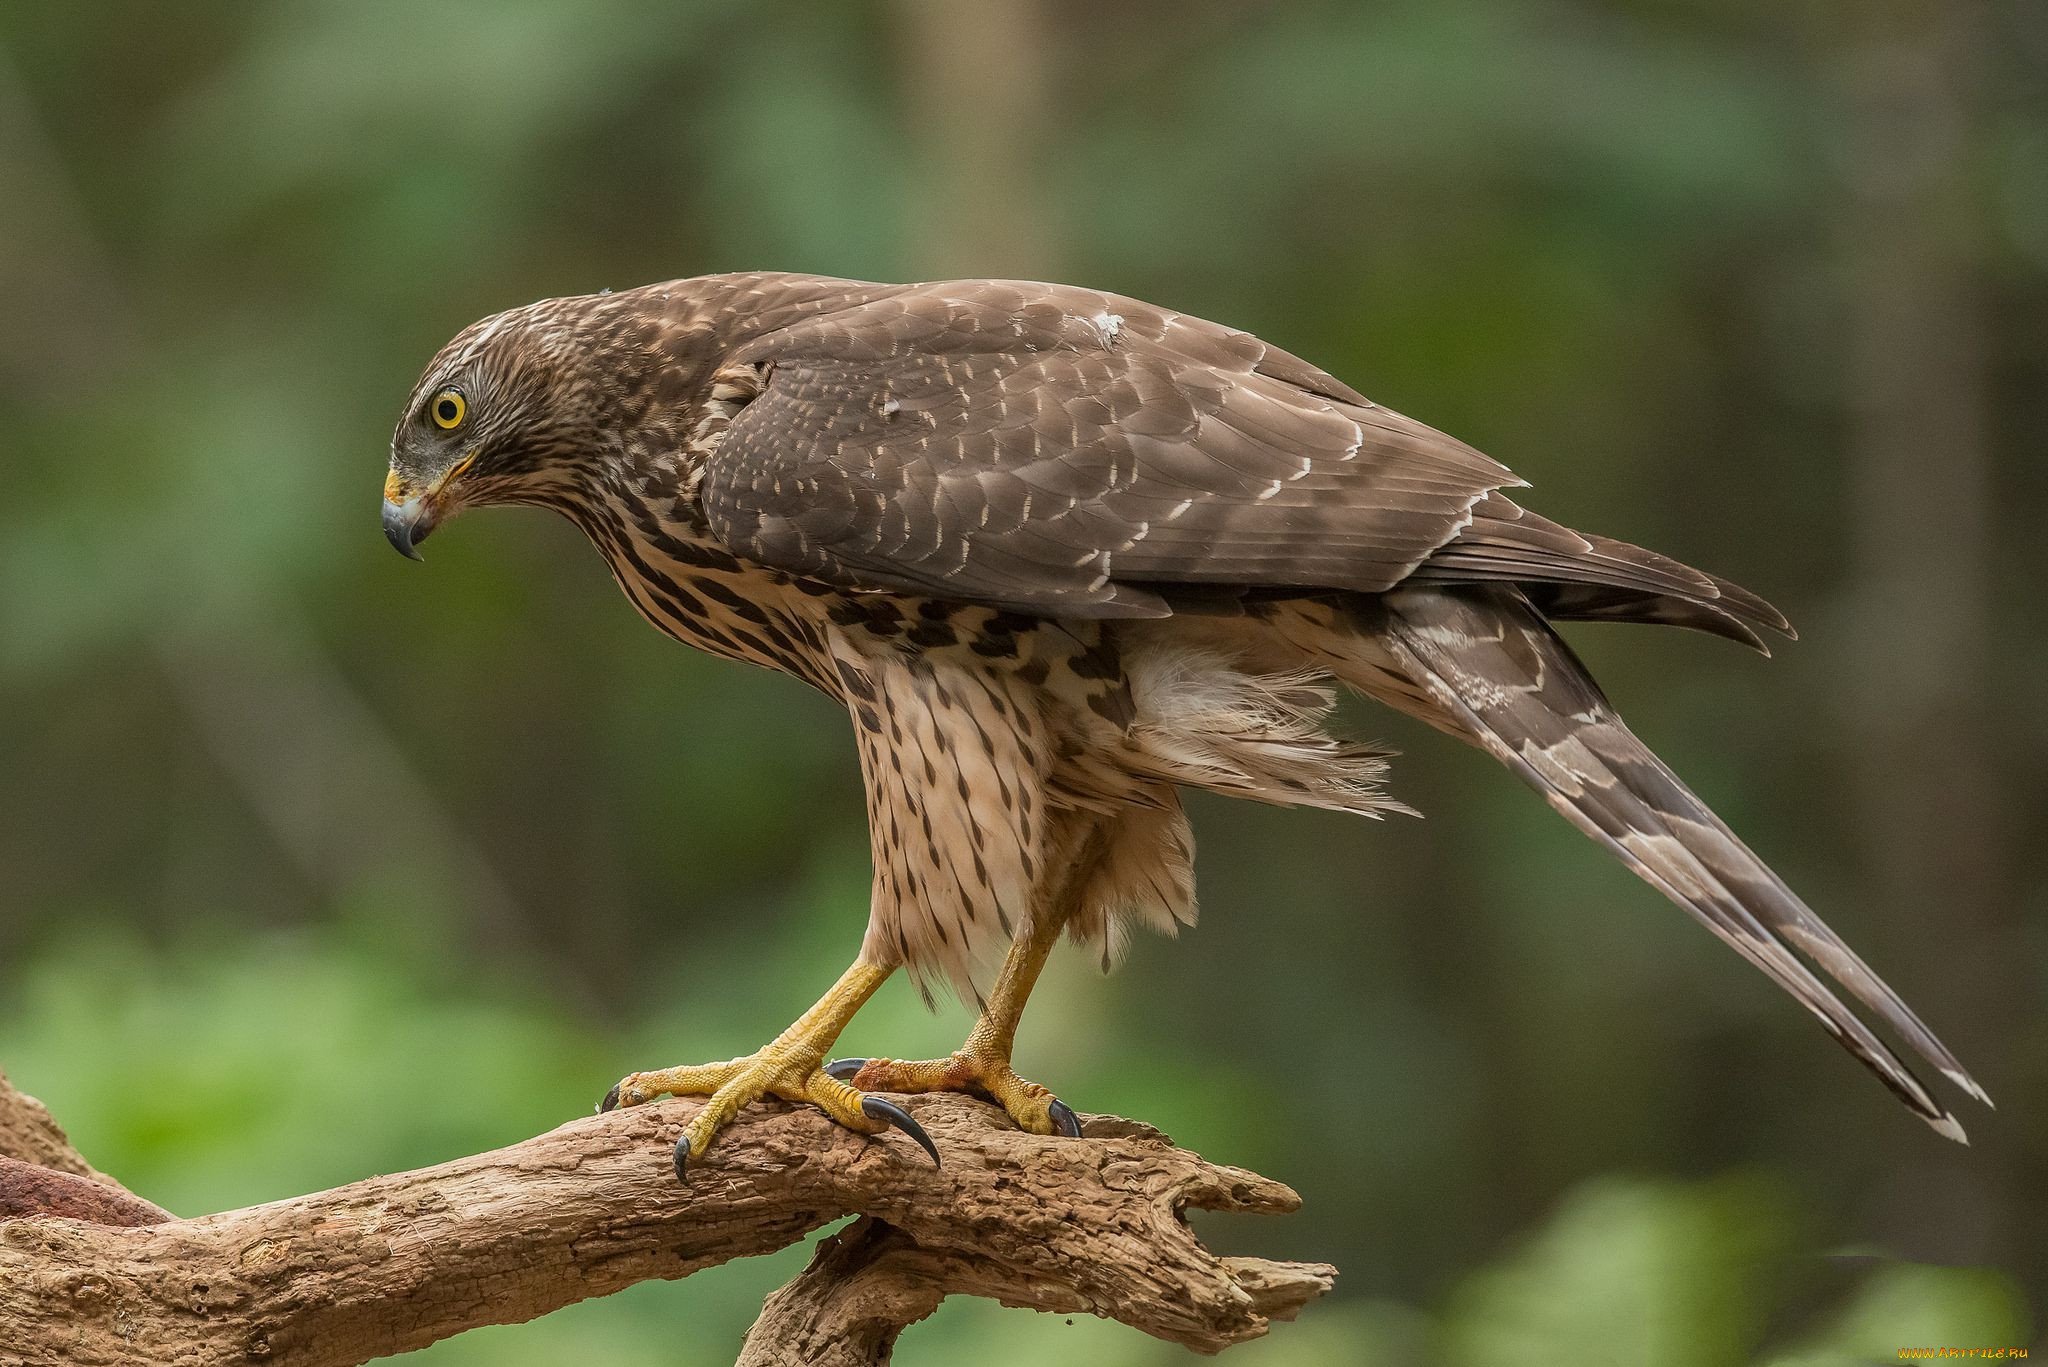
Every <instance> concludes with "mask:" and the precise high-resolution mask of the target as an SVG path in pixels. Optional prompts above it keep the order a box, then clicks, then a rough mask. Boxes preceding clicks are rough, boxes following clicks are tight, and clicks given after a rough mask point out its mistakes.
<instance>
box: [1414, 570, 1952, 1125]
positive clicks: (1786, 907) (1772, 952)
mask: <svg viewBox="0 0 2048 1367" xmlns="http://www.w3.org/2000/svg"><path fill="white" fill-rule="evenodd" d="M1384 602H1385V611H1386V620H1385V624H1384V627H1383V631H1384V635H1385V638H1386V641H1387V644H1388V647H1389V649H1390V650H1391V651H1392V652H1393V654H1394V656H1395V658H1396V660H1397V661H1398V662H1399V664H1400V666H1401V667H1402V669H1403V671H1404V672H1406V673H1407V674H1408V675H1409V676H1410V677H1411V679H1412V680H1413V681H1414V682H1415V683H1417V684H1419V685H1420V686H1421V687H1422V688H1423V689H1424V690H1425V691H1426V692H1427V693H1428V694H1429V696H1430V698H1431V699H1432V701H1433V702H1434V703H1435V704H1436V706H1437V707H1439V708H1441V709H1442V710H1443V711H1444V712H1445V713H1446V714H1447V715H1448V716H1449V717H1450V718H1451V719H1452V720H1454V721H1456V722H1457V723H1458V724H1459V725H1460V726H1461V727H1462V728H1463V729H1464V730H1465V731H1466V732H1467V733H1468V734H1469V735H1470V737H1471V738H1472V739H1473V740H1474V741H1475V742H1476V743H1477V744H1479V745H1480V746H1482V747H1483V748H1484V749H1486V750H1487V751H1488V752H1489V753H1491V754H1492V755H1493V756H1494V757H1495V758H1496V759H1498V760H1500V761H1501V762H1502V763H1503V764H1505V765H1507V766H1508V767H1509V768H1510V769H1512V770H1514V771H1515V772H1516V773H1517V774H1519V775H1520V776H1521V777H1522V779H1523V780H1524V781H1525V782H1527V783H1528V784H1529V785H1530V786H1531V787H1533V788H1535V789H1536V790H1537V791H1538V792H1539V793H1541V794H1542V795H1543V796H1544V798H1545V800H1547V801H1548V802H1549V803H1550V805H1551V806H1552V807H1555V808H1556V809H1557V810H1558V811H1559V812H1560V813H1562V814H1563V815H1564V817H1565V818H1566V819H1567V820H1569V821H1570V822H1571V823H1572V824H1573V825H1575V826H1577V827H1579V829H1580V830H1582V831H1584V832H1585V833H1586V834H1587V835H1589V836H1591V837H1592V838H1593V839H1595V840H1597V841H1599V842H1600V843H1601V844H1603V845H1605V846H1607V847H1608V849H1610V850H1611V851H1613V853H1614V854H1615V855H1616V856H1617V857H1618V858H1620V859H1621V861H1622V862H1623V863H1624V864H1626V865H1627V866H1628V867H1629V868H1630V869H1631V870H1633V871H1634V872H1635V873H1636V874H1637V875H1638V876H1639V877H1641V878H1642V879H1643V880H1644V881H1645V882H1648V883H1649V884H1650V885H1651V886H1653V887H1655V888H1656V889H1657V890H1658V891H1660V892H1662V893H1663V894H1664V895H1665V896H1667V897H1669V898H1670V899H1671V900H1672V901H1674V902H1676V903H1677V904H1678V905H1680V906H1681V907H1683V908H1685V909H1686V911H1688V912H1690V913H1691V914H1692V915H1693V916H1694V917H1695V918H1696V919H1697V920H1699V921H1700V922H1701V924H1703V925H1705V926H1706V927H1707V929H1709V930H1711V931H1713V933H1714V934H1715V935H1717V936H1719V937H1720V938H1721V939H1722V940H1724V941H1726V942H1727V943H1728V945H1729V946H1731V947H1732V948H1733V949H1734V950H1735V951H1736V952H1737V953H1738V954H1740V955H1742V956H1743V957H1744V958H1745V959H1748V960H1749V961H1750V962H1751V963H1753V964H1755V965H1756V966H1757V967H1758V968H1759V969H1761V970H1763V972H1764V973H1765V974H1766V975H1767V976H1769V977H1770V979H1771V980H1772V981H1773V982H1775V983H1777V984H1778V986H1780V987H1781V988H1783V989H1784V990H1785V991H1786V992H1788V993H1790V994H1791V995H1792V996H1793V997H1794V998H1796V999H1797V1000H1798V1001H1799V1003H1800V1004H1801V1005H1802V1006H1804V1007H1806V1009H1807V1010H1808V1011H1810V1012H1812V1013H1813V1014H1814V1016H1815V1017H1817V1018H1818V1019H1819V1020H1820V1022H1821V1024H1822V1025H1823V1026H1825V1027H1826V1029H1827V1030H1828V1033H1830V1034H1831V1035H1833V1036H1834V1037H1835V1039H1836V1040H1837V1041H1839V1042H1840V1043H1841V1045H1842V1047H1843V1048H1845V1049H1847V1050H1848V1051H1849V1052H1850V1053H1851V1054H1853V1055H1855V1056H1856V1058H1857V1059H1858V1060H1860V1061H1861V1062H1862V1063H1863V1064H1864V1066H1865V1067H1867V1068H1869V1069H1870V1070H1871V1071H1872V1072H1874V1073H1875V1074H1877V1076H1878V1078H1879V1080H1880V1081H1882V1082H1883V1083H1884V1084H1885V1086H1887V1087H1889V1088H1890V1089H1891V1090H1892V1092H1893V1093H1894V1094H1896V1095H1897V1096H1898V1097H1899V1099H1900V1100H1902V1101H1904V1102H1905V1103H1906V1105H1907V1106H1908V1107H1910V1108H1911V1109H1912V1110H1913V1111H1914V1112H1915V1113H1916V1114H1918V1115H1919V1116H1920V1117H1921V1118H1922V1119H1924V1120H1925V1121H1927V1123H1928V1124H1929V1125H1931V1126H1933V1127H1934V1129H1935V1130H1936V1131H1938V1132H1939V1133H1941V1134H1942V1135H1945V1136H1946V1137H1948V1138H1950V1139H1954V1140H1957V1141H1959V1142H1967V1140H1966V1139H1965V1137H1964V1134H1963V1130H1962V1127H1961V1126H1960V1125H1959V1124H1957V1122H1956V1119H1955V1117H1954V1116H1953V1115H1951V1114H1950V1113H1949V1112H1948V1110H1947V1109H1945V1108H1944V1107H1943V1106H1942V1105H1941V1103H1940V1102H1938V1101H1937V1100H1936V1099H1935V1098H1934V1097H1933V1095H1932V1094H1931V1093H1930V1092H1929V1091H1928V1090H1927V1088H1926V1087H1925V1086H1924V1085H1923V1084H1922V1083H1921V1081H1920V1080H1919V1079H1918V1078H1917V1077H1915V1076H1914V1075H1913V1073H1912V1072H1911V1071H1910V1070H1909V1069H1908V1068H1907V1067H1906V1065H1905V1064H1904V1063H1902V1062H1901V1061H1900V1060H1899V1058H1898V1056H1897V1055H1896V1054H1894V1053H1893V1052H1892V1050H1891V1049H1890V1048H1888V1047H1887V1046H1886V1045H1885V1044H1884V1043H1883V1042H1882V1041H1881V1040H1879V1039H1878V1038H1877V1036H1876V1035H1875V1034H1873V1033H1872V1032H1871V1030H1870V1029H1869V1028H1868V1027H1867V1026H1866V1025H1865V1024H1864V1022H1863V1021H1862V1020H1861V1019H1860V1018H1859V1017H1857V1016H1856V1015H1855V1014H1853V1013H1852V1012H1850V1011H1849V1010H1848V1008H1847V1007H1845V1006H1844V1005H1843V1004H1842V1002H1841V1001H1840V1000H1839V999H1838V998H1837V997H1836V996H1835V995H1834V993H1833V992H1831V991H1830V990H1829V989H1828V988H1827V986H1826V985H1825V984H1823V983H1822V982H1821V981H1820V979H1818V978H1817V977H1815V976H1814V974H1813V973H1812V971H1811V970H1809V969H1808V968H1807V966H1806V964H1805V963H1803V962H1801V961H1800V959H1798V958H1797V957H1795V956H1794V954H1793V953H1792V950H1793V949H1797V950H1799V951H1800V952H1801V953H1803V954H1805V955H1806V956H1807V958H1808V959H1810V960H1811V961H1812V962H1813V963H1814V964H1816V965H1817V966H1819V967H1820V968H1821V969H1823V970H1824V971H1825V972H1827V973H1828V974H1829V976H1831V977H1833V978H1834V979H1835V980H1836V981H1837V982H1838V983H1840V984H1841V985H1842V986H1844V987H1846V988H1847V989H1848V990H1849V991H1850V993H1851V994H1853V995H1854V996H1855V997H1856V999H1857V1000H1858V1001H1860V1002H1862V1003H1863V1004H1864V1005H1865V1006H1866V1007H1868V1008H1869V1009H1870V1010H1871V1011H1872V1012H1873V1013H1874V1014H1875V1015H1876V1016H1877V1017H1878V1018H1879V1019H1880V1020H1882V1021H1883V1022H1884V1023H1885V1025H1886V1026H1888V1027H1889V1028H1890V1029H1891V1030H1892V1031H1893V1032H1895V1033H1896V1034H1897V1035H1898V1037H1899V1038H1901V1039H1903V1040H1904V1041H1905V1042H1906V1043H1907V1044H1909V1045H1910V1046H1911V1047H1912V1048H1913V1050H1914V1051H1915V1052H1917V1053H1918V1054H1919V1055H1920V1056H1921V1057H1923V1058H1925V1059H1926V1060H1927V1061H1928V1062H1929V1063H1931V1064H1933V1065H1934V1066H1935V1067H1936V1068H1938V1069H1940V1070H1941V1072H1942V1073H1943V1074H1944V1075H1946V1076H1947V1077H1948V1078H1949V1079H1950V1080H1951V1081H1953V1082H1954V1083H1955V1084H1956V1085H1957V1086H1959V1087H1961V1088H1962V1089H1963V1090H1964V1091H1965V1092H1967V1093H1969V1094H1970V1095H1971V1096H1973V1097H1975V1098H1976V1099H1977V1100H1979V1101H1983V1102H1985V1103H1986V1104H1987V1105H1988V1104H1990V1098H1989V1097H1987V1096H1986V1095H1985V1093H1984V1089H1983V1088H1982V1087H1980V1086H1978V1085H1977V1083H1976V1081H1975V1080H1974V1079H1973V1078H1971V1076H1970V1075H1969V1073H1968V1072H1967V1071H1966V1070H1965V1069H1964V1068H1963V1066H1962V1064H1961V1063H1959V1062H1957V1061H1956V1058H1955V1056H1954V1055H1953V1054H1951V1053H1950V1052H1949V1051H1948V1049H1947V1048H1946V1047H1945V1046H1944V1045H1943V1044H1942V1043H1941V1041H1940V1040H1938V1039H1936V1038H1935V1036H1934V1034H1933V1032H1932V1031H1930V1030H1929V1029H1928V1028H1927V1027H1926V1025H1924V1024H1922V1023H1921V1021H1920V1018H1919V1017H1918V1016H1916V1015H1915V1014H1914V1013H1913V1011H1912V1009H1911V1008H1909V1007H1908V1006H1907V1005H1906V1004H1905V1003H1904V1002H1903V1001H1901V1000H1900V999H1899V996H1898V994H1897V993H1896V992H1894V991H1893V990H1892V989H1891V988H1890V987H1889V986H1888V985H1887V984H1886V983H1885V982H1884V981H1883V980H1882V979H1881V978H1879V977H1878V976H1877V975H1876V974H1875V973H1873V972H1872V971H1871V970H1870V968H1869V966H1868V965H1867V964H1865V963H1864V962H1863V960H1862V959H1861V958H1859V957H1858V956H1857V955H1856V953H1855V952H1854V951H1853V950H1851V949H1850V948H1849V947H1848V946H1847V945H1846V944H1844V943H1843V942H1842V940H1841V939H1840V937H1838V936H1837V935H1836V934H1835V933H1834V932H1833V931H1832V930H1830V929H1828V927H1827V926H1826V925H1824V924H1823V923H1822V922H1821V920H1820V918H1819V917H1818V916H1816V915H1814V913H1813V912H1812V911H1811V910H1810V909H1809V908H1807V906H1806V905H1805V904H1804V903H1802V902H1801V901H1800V900H1799V899H1798V897H1796V896H1795V895H1793V893H1792V891H1791V889H1789V888H1787V887H1786V886H1785V884H1784V882H1783V881H1782V880H1781V879H1779V878H1778V876H1777V875H1776V874H1774V873H1772V872H1771V870H1770V869H1769V868H1767V867H1766V866H1765V865H1764V863H1763V861H1761V860H1760V859H1758V858H1757V857H1756V855H1754V854H1753V853H1751V852H1750V850H1749V849H1748V847H1746V846H1745V845H1743V843H1742V842H1741V841H1740V840H1738V839H1736V837H1735V836H1734V834H1733V833H1732V832H1730V831H1729V829H1728V827H1727V826H1725V825H1724V824H1722V822H1721V820H1720V819H1719V818H1718V817H1716V816H1715V815H1714V814H1713V812H1711V811H1710V810H1708V808H1707V807H1706V805H1705V804H1704V803H1702V802H1701V801H1700V800H1699V799H1698V798H1697V797H1695V796H1694V795H1693V794H1692V793H1691V792H1690V791H1689V790H1688V789H1687V788H1686V787H1685V785H1684V784H1683V783H1681V782H1680V781H1679V780H1678V778H1677V776H1676V775H1674V774H1673V773H1672V772H1671V770H1670V769H1668V768H1667V767H1665V765H1664V763H1663V761H1661V760H1659V759H1658V758H1657V757H1656V755H1654V754H1652V753H1651V751H1650V750H1649V748H1648V747H1646V746H1645V745H1644V744H1643V743H1642V742H1641V741H1640V740H1638V739H1636V737H1635V736H1634V734H1632V733H1631V732H1630V731H1629V729H1628V727H1627V726H1626V725H1625V724H1624V723H1623V722H1622V720H1621V718H1620V717H1619V716H1618V715H1617V714H1616V713H1615V712H1614V710H1613V708H1612V707H1610V706H1609V705H1608V703H1607V700H1606V699H1605V697H1603V696H1602V695H1601V693H1600V690H1599V687H1598V686H1597V685H1596V684H1595V683H1594V682H1593V680H1592V679H1591V677H1590V676H1589V675H1588V674H1587V673H1586V671H1585V668H1584V666H1582V665H1581V664H1580V663H1579V661H1578V659H1577V658H1576V657H1575V656H1574V655H1573V654H1572V652H1571V650H1570V648H1569V647H1568V646H1566V645H1565V643H1564V642H1563V641H1562V640H1561V639H1559V638H1558V636H1557V635H1556V633H1554V632H1553V631H1551V629H1550V628H1549V626H1548V625H1547V624H1546V623H1545V622H1544V621H1543V619H1542V618H1541V617H1540V616H1539V615H1538V614H1537V612H1536V611H1535V610H1534V609H1533V608H1532V607H1531V606H1530V605H1529V604H1528V603H1527V602H1526V601H1524V600H1523V599H1522V598H1521V597H1520V596H1519V595H1517V594H1515V593H1513V592H1512V591H1510V590H1505V589H1500V590H1491V591H1488V590H1463V591H1458V590H1427V589H1403V590H1400V591H1398V592H1396V593H1393V594H1390V595H1388V596H1387V598H1386V599H1385V600H1384Z"/></svg>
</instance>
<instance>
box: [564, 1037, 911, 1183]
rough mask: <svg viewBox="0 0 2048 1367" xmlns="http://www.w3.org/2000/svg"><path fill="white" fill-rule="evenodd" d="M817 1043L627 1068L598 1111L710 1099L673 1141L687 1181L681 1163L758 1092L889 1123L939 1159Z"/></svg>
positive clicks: (867, 1123) (681, 1176)
mask: <svg viewBox="0 0 2048 1367" xmlns="http://www.w3.org/2000/svg"><path fill="white" fill-rule="evenodd" d="M823 1056H824V1051H823V1049H822V1048H816V1047H808V1046H805V1045H803V1044H801V1043H791V1042H788V1041H785V1040H777V1041H776V1042H775V1043H774V1044H771V1045H769V1046H768V1047H767V1048H765V1049H763V1050H761V1051H760V1052H759V1053H755V1054H749V1055H748V1056H747V1057H745V1058H738V1059H732V1060H730V1061H729V1062H725V1063H707V1064H699V1065H696V1066H692V1067H684V1068H661V1069H657V1070H656V1071H654V1072H651V1073H632V1074H629V1075H627V1076H626V1077H625V1078H622V1079H621V1080H620V1082H619V1084H618V1086H616V1087H614V1088H612V1089H611V1091H610V1092H608V1093H607V1094H606V1095H605V1099H604V1100H603V1101H602V1102H601V1103H599V1105H598V1110H600V1111H609V1110H612V1109H614V1108H616V1107H620V1106H639V1105H642V1104H644V1103H646V1102H649V1101H654V1100H657V1099H658V1098H661V1097H665V1096H701V1097H708V1098H710V1099H709V1100H708V1101H707V1102H706V1103H705V1104H704V1109H702V1110H700V1111H699V1112H697V1114H696V1116H695V1117H694V1118H692V1119H691V1121H690V1123H689V1124H688V1125H686V1126H684V1128H683V1133H682V1137H681V1138H680V1139H678V1140H676V1150H675V1162H676V1177H677V1179H678V1180H686V1179H685V1174H686V1172H687V1170H688V1165H689V1164H690V1163H692V1162H694V1161H695V1160H697V1159H699V1158H702V1157H703V1156H704V1151H705V1150H706V1149H707V1148H709V1147H710V1145H711V1141H712V1139H713V1138H714V1137H715V1136H716V1135H717V1134H718V1132H719V1131H720V1130H722V1129H724V1128H725V1127H726V1125H727V1124H729V1123H730V1122H731V1120H732V1118H733V1117H734V1116H736V1115H738V1114H739V1112H740V1109H741V1108H742V1107H743V1106H745V1105H747V1103H749V1102H751V1101H758V1100H760V1099H761V1098H762V1097H764V1096H777V1097H781V1098H782V1099H783V1100H784V1101H808V1102H809V1103H811V1104H812V1105H813V1106H816V1107H817V1108H818V1109H819V1110H821V1111H823V1112H824V1113H825V1114H826V1115H829V1116H831V1117H832V1118H833V1119H834V1120H836V1121H838V1122H839V1123H840V1124H841V1125H844V1126H846V1128H848V1129H849V1130H855V1131H858V1132H859V1133H861V1134H880V1133H881V1132H882V1131H884V1130H886V1129H890V1128H892V1127H893V1128H895V1129H899V1130H901V1131H903V1133H905V1134H906V1135H909V1136H910V1138H912V1139H913V1140H915V1141H917V1143H918V1145H919V1146H920V1147H922V1148H923V1149H924V1151H925V1152H926V1153H928V1154H930V1155H931V1157H932V1162H933V1163H937V1162H938V1161H939V1151H938V1149H937V1148H936V1147H935V1146H934V1145H933V1144H932V1140H931V1136H930V1135H928V1134H926V1133H925V1132H924V1127H923V1126H922V1125H920V1124H918V1123H917V1122H916V1121H915V1120H913V1119H911V1117H910V1114H909V1113H908V1112H907V1111H905V1110H904V1109H903V1108H902V1107H901V1106H898V1105H897V1104H896V1103H895V1102H893V1101H889V1100H887V1099H885V1098H883V1097H878V1096H863V1095H862V1094H861V1093H860V1092H859V1091H858V1090H857V1089H855V1088H853V1087H851V1086H848V1085H847V1084H846V1083H845V1082H843V1081H841V1080H840V1079H839V1078H837V1077H834V1076H832V1075H831V1074H829V1073H827V1072H826V1071H825V1070H824V1069H822V1068H820V1067H819V1066H818V1065H819V1063H820V1061H821V1060H822V1059H823Z"/></svg>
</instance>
